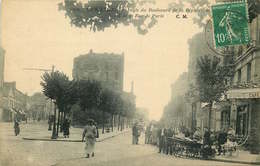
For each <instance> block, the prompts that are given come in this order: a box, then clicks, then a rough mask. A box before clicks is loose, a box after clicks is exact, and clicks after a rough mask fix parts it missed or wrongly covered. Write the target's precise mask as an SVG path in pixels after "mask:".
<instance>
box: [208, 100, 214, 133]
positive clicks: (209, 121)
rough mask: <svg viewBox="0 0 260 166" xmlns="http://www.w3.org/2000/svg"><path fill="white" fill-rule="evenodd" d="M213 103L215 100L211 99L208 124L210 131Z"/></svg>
mask: <svg viewBox="0 0 260 166" xmlns="http://www.w3.org/2000/svg"><path fill="white" fill-rule="evenodd" d="M212 104H213V102H212V101H210V103H209V119H208V123H209V124H208V126H209V131H210V128H211V112H212Z"/></svg>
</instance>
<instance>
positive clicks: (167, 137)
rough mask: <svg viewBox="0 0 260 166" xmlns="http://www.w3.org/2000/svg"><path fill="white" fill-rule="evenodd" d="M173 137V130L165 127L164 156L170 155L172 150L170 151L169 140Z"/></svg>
mask: <svg viewBox="0 0 260 166" xmlns="http://www.w3.org/2000/svg"><path fill="white" fill-rule="evenodd" d="M171 137H173V130H172V129H171V128H170V127H167V129H166V131H165V145H164V147H165V150H164V153H165V154H169V152H170V154H172V149H171V140H170V138H171Z"/></svg>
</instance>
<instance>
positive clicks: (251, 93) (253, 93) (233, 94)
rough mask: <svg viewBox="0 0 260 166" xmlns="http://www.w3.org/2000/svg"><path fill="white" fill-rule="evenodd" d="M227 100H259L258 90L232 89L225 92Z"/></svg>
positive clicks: (259, 92) (259, 90) (259, 91)
mask: <svg viewBox="0 0 260 166" xmlns="http://www.w3.org/2000/svg"><path fill="white" fill-rule="evenodd" d="M227 98H228V99H253V98H260V88H247V89H232V90H229V91H227Z"/></svg>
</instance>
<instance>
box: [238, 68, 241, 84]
mask: <svg viewBox="0 0 260 166" xmlns="http://www.w3.org/2000/svg"><path fill="white" fill-rule="evenodd" d="M237 82H238V83H240V82H241V69H239V70H238V71H237Z"/></svg>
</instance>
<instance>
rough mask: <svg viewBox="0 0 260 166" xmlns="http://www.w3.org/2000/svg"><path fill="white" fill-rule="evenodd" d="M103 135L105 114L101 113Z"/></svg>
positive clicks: (103, 131)
mask: <svg viewBox="0 0 260 166" xmlns="http://www.w3.org/2000/svg"><path fill="white" fill-rule="evenodd" d="M104 133H105V112H104V111H102V134H104Z"/></svg>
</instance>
